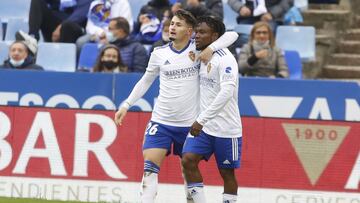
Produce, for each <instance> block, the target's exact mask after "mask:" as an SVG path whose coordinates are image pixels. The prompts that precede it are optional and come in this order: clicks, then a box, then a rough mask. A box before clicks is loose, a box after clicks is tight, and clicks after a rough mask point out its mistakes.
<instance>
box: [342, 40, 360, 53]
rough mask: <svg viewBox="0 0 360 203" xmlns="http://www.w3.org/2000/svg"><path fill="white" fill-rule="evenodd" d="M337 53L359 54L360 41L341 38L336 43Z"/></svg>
mask: <svg viewBox="0 0 360 203" xmlns="http://www.w3.org/2000/svg"><path fill="white" fill-rule="evenodd" d="M337 50H338V53H349V54H355V53H356V54H360V41H357V40H342V41H340V42H339V44H338V48H337Z"/></svg>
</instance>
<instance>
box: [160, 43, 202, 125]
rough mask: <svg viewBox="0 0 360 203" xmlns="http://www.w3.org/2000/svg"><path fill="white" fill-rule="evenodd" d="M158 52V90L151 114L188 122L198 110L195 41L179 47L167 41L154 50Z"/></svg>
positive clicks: (169, 121) (174, 122)
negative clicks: (164, 45)
mask: <svg viewBox="0 0 360 203" xmlns="http://www.w3.org/2000/svg"><path fill="white" fill-rule="evenodd" d="M158 56H160V58H161V60H160V63H161V64H160V72H159V77H160V90H159V97H158V100H157V102H156V106H155V109H154V114H153V115H154V116H155V117H156V118H158V119H161V121H159V122H163V123H165V124H169V125H178V126H189V125H191V124H192V122H193V121H194V120H195V118H196V116H197V113H198V110H199V109H198V100H199V68H200V64H199V63H197V62H195V45H194V43H193V42H190V43H189V44H188V46H187V47H185V48H184V49H183V50H180V51H176V50H174V49H173V48H172V47H171V45H169V46H167V47H165V48H163V49H160V50H158Z"/></svg>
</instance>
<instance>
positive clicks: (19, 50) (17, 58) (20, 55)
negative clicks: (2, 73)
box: [0, 41, 44, 70]
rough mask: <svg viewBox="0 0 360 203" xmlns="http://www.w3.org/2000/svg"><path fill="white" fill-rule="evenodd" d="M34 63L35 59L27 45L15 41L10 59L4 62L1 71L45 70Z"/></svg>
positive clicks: (11, 47) (11, 46)
mask: <svg viewBox="0 0 360 203" xmlns="http://www.w3.org/2000/svg"><path fill="white" fill-rule="evenodd" d="M34 61H35V60H34V58H33V57H32V56H30V55H29V49H28V47H27V46H26V44H25V43H24V42H23V41H15V42H13V43H12V44H11V45H10V48H9V58H8V59H7V60H5V61H4V64H3V65H1V66H0V69H19V70H25V69H26V70H44V69H43V68H42V67H41V66H38V65H36V64H35V62H34Z"/></svg>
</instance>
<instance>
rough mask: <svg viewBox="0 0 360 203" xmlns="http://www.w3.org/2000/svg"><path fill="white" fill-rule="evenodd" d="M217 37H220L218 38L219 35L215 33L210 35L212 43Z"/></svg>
mask: <svg viewBox="0 0 360 203" xmlns="http://www.w3.org/2000/svg"><path fill="white" fill-rule="evenodd" d="M219 37H220V36H219V33H217V32H213V33H212V35H211V39H212V41H215V40H217V39H218V38H219Z"/></svg>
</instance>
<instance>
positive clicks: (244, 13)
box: [228, 0, 294, 29]
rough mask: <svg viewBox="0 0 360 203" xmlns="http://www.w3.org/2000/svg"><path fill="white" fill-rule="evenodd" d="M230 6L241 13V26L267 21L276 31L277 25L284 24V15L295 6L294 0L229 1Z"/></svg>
mask: <svg viewBox="0 0 360 203" xmlns="http://www.w3.org/2000/svg"><path fill="white" fill-rule="evenodd" d="M228 4H229V5H230V7H231V8H232V9H233V10H234V11H235V12H237V13H239V16H238V17H237V22H238V23H239V24H254V23H256V22H258V21H265V22H267V23H269V24H270V25H271V28H272V29H275V28H276V24H277V23H280V24H282V22H283V19H284V15H285V14H286V12H287V11H288V10H289V9H290V8H291V7H292V6H293V5H294V0H266V1H265V0H228Z"/></svg>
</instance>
